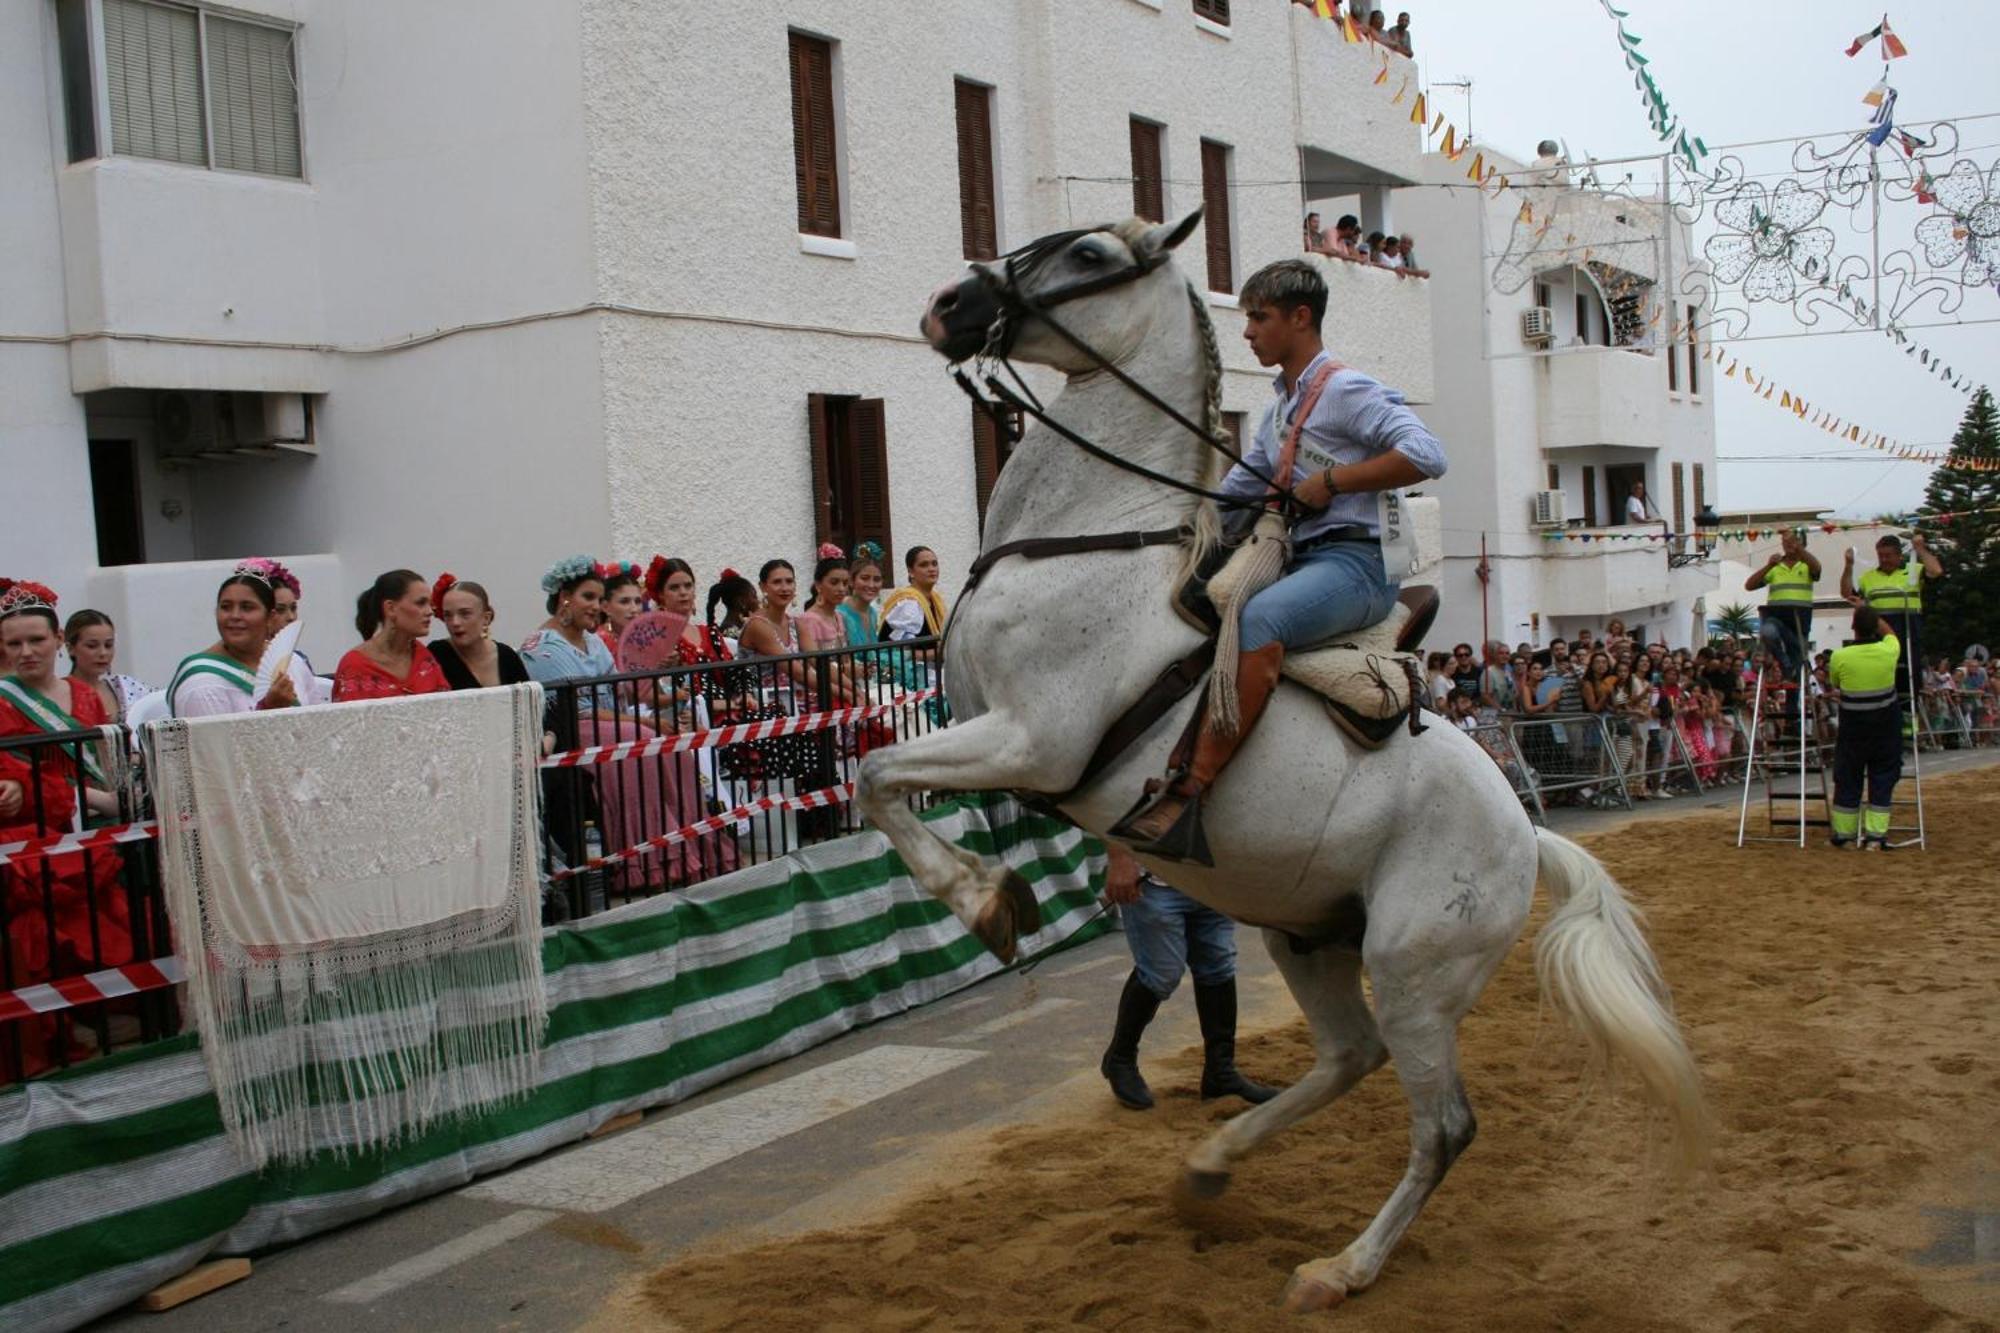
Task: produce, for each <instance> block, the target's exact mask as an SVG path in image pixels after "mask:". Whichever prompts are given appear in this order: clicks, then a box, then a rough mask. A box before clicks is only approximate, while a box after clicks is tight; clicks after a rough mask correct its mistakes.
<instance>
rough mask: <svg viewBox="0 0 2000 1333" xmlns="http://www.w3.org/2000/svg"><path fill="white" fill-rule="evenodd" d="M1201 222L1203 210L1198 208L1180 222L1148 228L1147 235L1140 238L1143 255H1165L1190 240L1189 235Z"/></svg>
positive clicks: (1165, 223)
mask: <svg viewBox="0 0 2000 1333" xmlns="http://www.w3.org/2000/svg"><path fill="white" fill-rule="evenodd" d="M1200 221H1201V209H1200V208H1199V207H1197V208H1196V209H1195V210H1194V211H1193V212H1192V213H1189V214H1188V215H1187V216H1186V217H1183V218H1181V219H1179V220H1178V221H1175V222H1162V223H1159V224H1157V225H1155V226H1151V227H1148V228H1147V229H1146V231H1145V234H1144V235H1142V236H1141V237H1140V238H1139V250H1140V253H1141V254H1142V255H1158V254H1165V253H1166V252H1167V251H1169V250H1171V249H1173V248H1174V247H1175V246H1177V245H1179V244H1180V243H1181V242H1182V241H1185V240H1186V239H1187V238H1188V234H1189V233H1190V232H1192V231H1193V230H1194V228H1195V224H1196V223H1197V222H1200Z"/></svg>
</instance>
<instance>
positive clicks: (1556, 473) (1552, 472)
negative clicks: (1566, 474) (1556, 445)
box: [1549, 463, 1563, 491]
mask: <svg viewBox="0 0 2000 1333" xmlns="http://www.w3.org/2000/svg"><path fill="white" fill-rule="evenodd" d="M1562 488H1563V470H1562V468H1561V467H1559V466H1558V465H1556V464H1554V463H1551V464H1549V489H1550V490H1552V491H1559V490H1561V489H1562Z"/></svg>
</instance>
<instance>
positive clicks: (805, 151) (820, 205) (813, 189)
mask: <svg viewBox="0 0 2000 1333" xmlns="http://www.w3.org/2000/svg"><path fill="white" fill-rule="evenodd" d="M791 39H792V165H793V175H794V178H795V180H796V182H797V185H798V193H799V230H800V231H802V232H805V233H807V234H809V235H813V236H838V235H840V170H839V166H838V163H837V161H836V159H835V155H834V143H833V44H832V43H831V42H827V41H823V40H821V39H820V38H818V37H808V36H806V35H805V34H804V33H802V32H795V33H793V34H792V35H791Z"/></svg>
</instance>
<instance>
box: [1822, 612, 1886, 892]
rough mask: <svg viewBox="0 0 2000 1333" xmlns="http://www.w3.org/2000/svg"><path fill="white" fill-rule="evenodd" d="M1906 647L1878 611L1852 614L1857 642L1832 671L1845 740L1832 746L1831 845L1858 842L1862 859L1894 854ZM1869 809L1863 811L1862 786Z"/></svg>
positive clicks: (1831, 681)
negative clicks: (1892, 818)
mask: <svg viewBox="0 0 2000 1333" xmlns="http://www.w3.org/2000/svg"><path fill="white" fill-rule="evenodd" d="M1902 665H1903V646H1902V644H1900V643H1898V642H1897V641H1896V636H1895V635H1894V634H1892V633H1890V631H1889V627H1888V624H1887V621H1886V617H1884V616H1883V615H1882V614H1881V613H1879V612H1877V611H1876V610H1875V609H1874V608H1873V607H1870V606H1862V607H1857V608H1856V609H1855V612H1854V642H1853V643H1850V644H1848V645H1847V646H1846V647H1845V648H1841V649H1839V650H1837V651H1836V652H1835V653H1834V655H1833V657H1832V659H1831V660H1830V661H1829V662H1828V663H1827V668H1826V675H1827V682H1828V683H1829V684H1830V685H1831V686H1832V687H1833V688H1834V689H1836V690H1838V691H1840V735H1839V736H1838V738H1837V739H1836V740H1835V741H1834V746H1833V845H1834V846H1835V847H1846V846H1849V845H1851V844H1852V843H1853V842H1854V841H1855V839H1856V838H1857V837H1858V838H1859V839H1860V842H1861V850H1863V851H1865V852H1880V851H1887V850H1888V848H1889V800H1890V797H1891V796H1892V795H1893V794H1894V793H1895V790H1896V780H1897V779H1898V778H1900V777H1902V776H1903V728H1902V715H1903V694H1902V691H1901V690H1900V689H1899V688H1898V687H1897V685H1896V674H1897V672H1898V671H1900V670H1901V669H1902ZM1864 782H1865V784H1866V786H1867V795H1868V804H1867V806H1866V808H1865V809H1864V808H1863V806H1862V803H1861V798H1862V787H1863V784H1864Z"/></svg>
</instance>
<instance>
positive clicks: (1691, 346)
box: [1687, 305, 1701, 509]
mask: <svg viewBox="0 0 2000 1333" xmlns="http://www.w3.org/2000/svg"><path fill="white" fill-rule="evenodd" d="M1687 312H1688V392H1689V393H1700V392H1701V371H1700V370H1699V369H1697V367H1699V366H1700V365H1701V344H1700V343H1699V342H1697V341H1696V339H1697V337H1698V336H1699V335H1698V334H1696V332H1695V329H1696V327H1697V326H1698V325H1699V323H1700V315H1701V307H1700V306H1692V305H1691V306H1689V307H1688V308H1687ZM1695 470H1696V471H1697V472H1699V471H1700V467H1699V466H1698V465H1697V467H1696V469H1695ZM1694 507H1695V508H1696V509H1699V508H1701V502H1700V501H1699V500H1697V501H1696V502H1695V506H1694Z"/></svg>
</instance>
